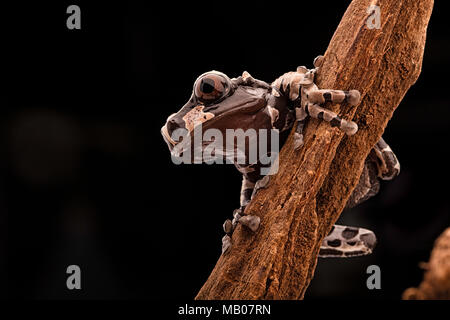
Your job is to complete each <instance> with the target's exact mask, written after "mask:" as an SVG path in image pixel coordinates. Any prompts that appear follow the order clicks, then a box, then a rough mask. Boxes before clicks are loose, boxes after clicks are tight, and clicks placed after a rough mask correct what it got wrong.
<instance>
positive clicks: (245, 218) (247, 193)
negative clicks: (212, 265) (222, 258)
mask: <svg viewBox="0 0 450 320" xmlns="http://www.w3.org/2000/svg"><path fill="white" fill-rule="evenodd" d="M255 187H257V186H256V183H254V182H252V181H250V180H249V179H247V178H246V177H245V176H243V179H242V187H241V198H240V205H241V206H240V208H239V209H236V210H234V212H233V220H229V219H227V220H225V222H224V224H223V230H224V231H225V233H226V234H225V236H224V237H223V238H222V254H224V253H225V252H226V251H227V250H228V249H229V248H230V246H231V235H232V234H233V231H234V229H235V228H236V225H237V224H238V223H240V224H242V225H244V226H246V227H247V228H249V229H250V230H252V231H253V232H255V231H256V230H258V228H259V224H260V218H259V217H258V216H254V215H244V211H245V207H246V206H247V205H248V204H249V202H250V200H251V198H252V194H253V192H254V190H255Z"/></svg>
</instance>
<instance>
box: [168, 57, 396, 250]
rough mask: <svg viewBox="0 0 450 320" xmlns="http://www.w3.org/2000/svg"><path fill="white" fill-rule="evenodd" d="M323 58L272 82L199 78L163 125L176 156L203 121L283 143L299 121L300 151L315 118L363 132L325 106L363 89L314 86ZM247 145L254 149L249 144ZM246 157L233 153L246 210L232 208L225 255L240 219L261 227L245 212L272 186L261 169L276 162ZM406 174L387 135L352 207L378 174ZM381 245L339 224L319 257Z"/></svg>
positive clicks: (215, 75) (212, 75) (372, 190)
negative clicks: (265, 133)
mask: <svg viewBox="0 0 450 320" xmlns="http://www.w3.org/2000/svg"><path fill="white" fill-rule="evenodd" d="M322 62H323V57H322V56H319V57H317V58H316V59H315V60H314V68H313V69H308V68H306V67H304V66H301V67H298V68H297V70H296V71H293V72H288V73H285V74H283V75H282V76H281V77H279V78H278V79H276V80H275V81H274V82H272V83H271V84H268V83H266V82H264V81H261V80H257V79H255V78H253V77H252V76H251V75H250V74H249V73H248V72H246V71H244V72H243V74H242V76H239V77H237V78H232V79H230V78H229V77H228V76H227V75H225V74H224V73H221V72H218V71H211V72H207V73H204V74H202V75H200V76H199V77H198V78H197V80H196V81H195V83H194V88H193V92H192V95H191V97H190V99H189V101H188V102H187V103H186V104H185V105H184V106H183V107H182V108H181V109H180V110H179V111H178V112H177V113H174V114H172V115H170V116H169V117H168V118H167V121H166V123H165V125H164V126H163V127H162V128H161V134H162V136H163V138H164V140H165V141H166V143H167V145H168V147H169V149H170V151H171V152H172V153H173V152H174V151H175V150H177V149H178V150H177V152H178V153H179V154H180V152H181V153H183V152H186V150H185V149H183V148H181V150H180V146H182V145H183V144H184V145H185V146H186V145H188V144H186V143H183V142H185V141H188V140H189V139H187V140H185V139H186V138H191V137H192V135H193V134H194V132H195V130H196V128H199V127H200V125H201V130H202V132H205V131H206V130H208V129H215V130H217V131H218V132H220V133H222V134H224V135H226V131H227V130H229V129H233V130H238V129H242V130H243V131H244V132H246V131H248V130H252V129H254V130H255V132H262V130H261V129H267V130H273V129H276V130H277V131H278V132H279V141H280V143H281V145H283V144H284V142H285V141H286V138H287V136H288V134H289V132H290V131H291V129H292V128H293V127H294V126H295V129H294V130H295V132H294V145H293V147H294V148H295V149H299V148H301V147H302V145H303V128H304V125H305V123H306V121H307V119H308V117H312V118H315V119H320V120H323V121H326V122H328V123H329V124H330V125H331V126H332V127H337V128H339V129H340V130H342V131H343V132H345V133H346V134H347V135H353V134H355V133H356V132H357V131H358V126H357V124H356V123H355V122H353V121H350V120H345V119H342V118H341V117H339V115H337V114H336V113H334V112H332V111H331V110H328V109H326V108H325V107H324V106H323V105H324V104H325V103H327V102H331V103H347V104H349V105H357V104H358V103H359V101H360V93H359V92H358V91H357V90H350V91H342V90H332V89H319V88H318V87H317V85H316V84H315V83H314V76H315V74H316V73H317V71H318V70H319V69H320V67H321V64H322ZM178 129H183V130H184V132H185V134H184V136H182V137H178V139H176V138H174V136H173V134H174V133H175V132H176V131H177V130H178ZM260 135H261V134H260ZM189 141H190V140H189ZM255 141H259V140H253V143H255ZM264 141H267V144H268V145H270V144H271V140H270V139H266V140H264ZM209 142H211V141H209ZM249 143H250V144H251V143H252V142H247V146H248V144H249ZM200 146H201V149H202V150H204V149H205V148H207V147H208V143H203V142H202V144H201V145H200ZM225 149H226V147H225ZM232 149H233V150H231V151H236V146H235V145H233V146H232ZM248 149H250V148H247V149H245V148H244V150H248ZM266 150H270V148H266ZM229 151H230V150H228V151H226V152H229ZM226 152H225V153H226ZM268 153H270V151H268ZM222 156H224V154H222ZM242 156H243V159H244V160H242V161H236V158H235V157H234V156H233V157H232V159H233V160H235V161H233V162H234V163H235V166H236V168H237V169H238V170H239V171H240V172H241V173H242V176H243V179H242V187H241V194H240V207H239V208H238V209H236V210H235V211H234V212H233V219H231V220H230V219H228V220H226V221H225V223H224V225H223V229H224V231H225V236H224V237H223V238H222V254H224V253H226V252H227V251H228V249H229V248H230V246H231V235H232V233H233V230H234V229H235V227H236V225H237V223H241V224H242V225H244V226H245V227H247V228H249V229H251V230H252V231H254V232H256V231H257V229H258V227H259V225H260V218H259V217H258V216H256V215H248V214H245V212H244V211H245V207H246V206H247V205H248V204H249V202H250V201H251V199H252V196H253V195H254V194H255V193H256V192H257V191H258V190H259V189H260V188H263V187H265V186H266V185H267V182H268V181H269V179H270V176H269V175H264V174H262V170H263V169H267V166H270V165H271V164H266V163H263V162H262V161H261V159H259V158H258V159H256V161H255V160H253V161H250V159H249V158H250V156H249V153H248V151H244V153H243V155H242ZM203 160H204V159H203ZM399 173H400V164H399V162H398V160H397V158H396V156H395V154H394V153H393V152H392V150H391V148H390V147H389V146H388V145H387V144H386V142H385V141H384V140H383V138H381V139H380V140H379V141H378V143H377V144H376V145H375V146H374V148H373V149H372V151H371V152H370V154H369V156H368V157H367V159H366V161H365V166H364V170H363V173H362V174H361V178H360V180H359V183H358V185H357V186H356V188H355V189H354V191H353V193H352V195H351V197H350V198H349V200H348V202H347V204H346V207H354V206H356V205H358V204H359V203H361V202H363V201H365V200H367V199H369V198H370V197H372V196H373V195H375V194H376V193H377V192H378V190H379V186H380V183H379V179H383V180H390V179H392V178H394V177H395V176H397V175H398V174H399ZM375 244H376V237H375V234H374V233H373V232H372V231H370V230H368V229H364V228H358V227H349V226H341V225H335V226H334V227H333V228H332V230H331V232H330V233H329V234H328V235H327V236H326V237H325V238H324V240H323V243H322V245H321V248H320V252H319V256H320V257H352V256H360V255H366V254H369V253H371V252H372V250H373V249H374V247H375Z"/></svg>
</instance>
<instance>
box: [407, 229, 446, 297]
mask: <svg viewBox="0 0 450 320" xmlns="http://www.w3.org/2000/svg"><path fill="white" fill-rule="evenodd" d="M421 266H422V267H423V268H424V269H425V273H424V275H423V280H422V282H421V283H420V285H419V286H418V287H417V288H408V289H406V290H405V291H404V292H403V296H402V299H403V300H450V228H447V229H446V230H445V231H444V232H443V233H442V234H441V235H440V236H439V238H437V239H436V241H435V243H434V248H433V250H432V251H431V255H430V261H429V262H428V263H422V264H421Z"/></svg>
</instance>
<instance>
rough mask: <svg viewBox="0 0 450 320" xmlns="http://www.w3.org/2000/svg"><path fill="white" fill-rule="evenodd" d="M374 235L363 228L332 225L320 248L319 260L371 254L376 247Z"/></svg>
mask: <svg viewBox="0 0 450 320" xmlns="http://www.w3.org/2000/svg"><path fill="white" fill-rule="evenodd" d="M376 242H377V240H376V237H375V234H374V233H373V232H372V231H370V230H367V229H364V228H356V227H347V226H341V225H334V226H333V227H332V229H331V231H330V233H329V234H328V235H327V236H326V237H325V238H324V239H323V242H322V245H321V246H320V251H319V257H321V258H329V257H331V258H346V257H356V256H364V255H367V254H370V253H372V251H373V249H374V248H375V245H376Z"/></svg>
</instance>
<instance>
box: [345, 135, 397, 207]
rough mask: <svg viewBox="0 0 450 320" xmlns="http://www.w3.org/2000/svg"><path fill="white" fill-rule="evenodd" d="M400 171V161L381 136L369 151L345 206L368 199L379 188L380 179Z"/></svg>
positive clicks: (390, 178)
mask: <svg viewBox="0 0 450 320" xmlns="http://www.w3.org/2000/svg"><path fill="white" fill-rule="evenodd" d="M399 173H400V163H399V162H398V160H397V157H396V156H395V154H394V152H393V151H392V150H391V148H390V147H389V146H388V145H387V143H386V142H385V141H384V140H383V138H381V139H380V140H379V141H378V142H377V144H376V145H375V146H374V147H373V149H372V150H371V151H370V153H369V156H368V157H367V159H366V161H365V163H364V169H363V171H362V173H361V177H360V178H359V182H358V184H357V185H356V187H355V189H354V190H353V192H352V194H351V195H350V198H349V199H348V201H347V204H346V207H347V208H353V207H355V206H356V205H358V204H360V203H362V202H364V201H366V200H368V199H369V198H371V197H373V196H374V195H376V194H377V193H378V191H379V190H380V181H379V179H382V180H392V179H393V178H394V177H396V176H397V175H398V174H399Z"/></svg>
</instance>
